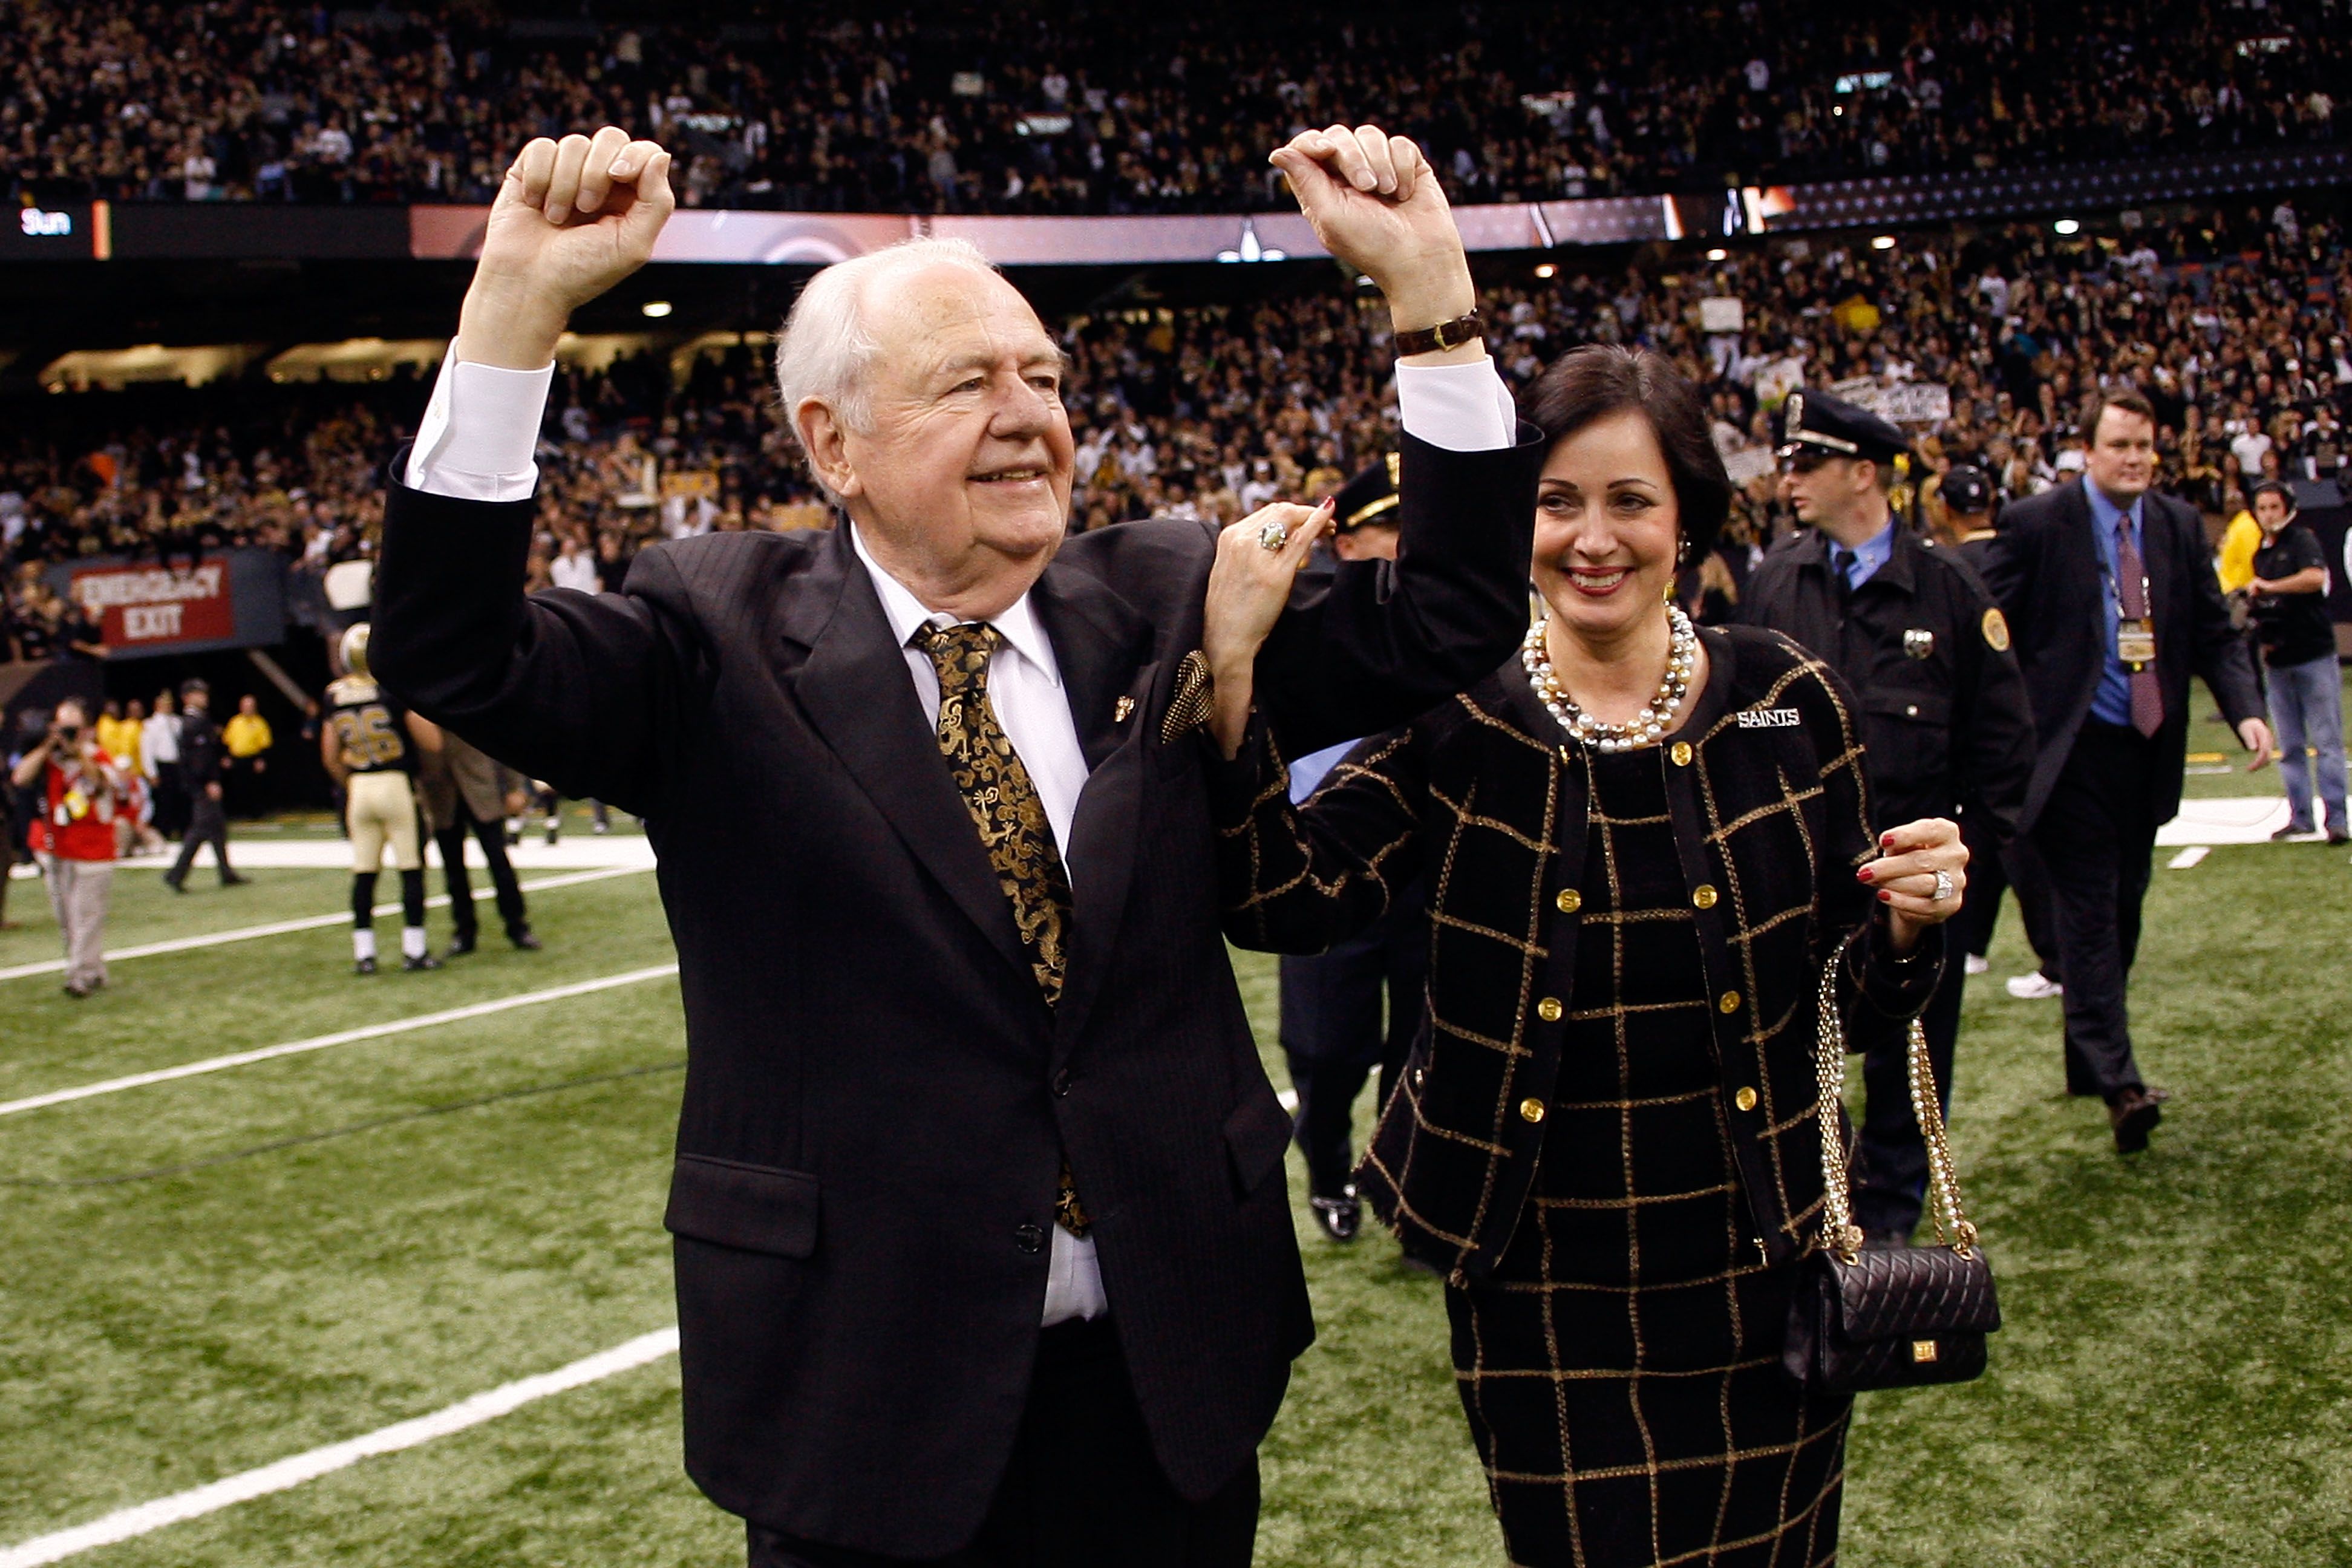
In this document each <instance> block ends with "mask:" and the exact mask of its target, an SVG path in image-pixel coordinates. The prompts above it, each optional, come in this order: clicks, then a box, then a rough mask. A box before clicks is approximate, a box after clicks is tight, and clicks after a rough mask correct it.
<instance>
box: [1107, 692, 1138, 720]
mask: <svg viewBox="0 0 2352 1568" xmlns="http://www.w3.org/2000/svg"><path fill="white" fill-rule="evenodd" d="M1134 711H1135V699H1134V698H1132V697H1122V698H1120V699H1119V700H1118V706H1117V707H1115V708H1113V709H1112V710H1110V721H1111V722H1112V723H1114V724H1124V723H1126V722H1127V716H1128V715H1129V714H1130V713H1132V712H1134Z"/></svg>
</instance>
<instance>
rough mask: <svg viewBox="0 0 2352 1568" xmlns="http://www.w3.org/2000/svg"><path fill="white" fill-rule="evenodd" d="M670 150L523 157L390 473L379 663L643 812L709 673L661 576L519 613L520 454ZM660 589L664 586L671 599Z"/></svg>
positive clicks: (547, 600) (470, 731) (577, 146)
mask: <svg viewBox="0 0 2352 1568" xmlns="http://www.w3.org/2000/svg"><path fill="white" fill-rule="evenodd" d="M668 174H669V154H668V153H665V152H663V151H662V150H661V149H660V148H659V147H658V146H656V145H655V144H654V143H652V142H638V141H632V140H630V139H629V137H628V136H627V134H626V133H625V132H621V131H618V130H616V129H614V128H612V127H607V128H605V129H604V130H603V131H600V132H597V133H596V134H595V136H594V137H593V138H592V137H585V136H567V137H565V138H564V139H563V140H562V142H552V141H548V140H545V139H541V140H540V141H536V142H531V143H530V145H529V146H528V147H526V148H524V149H523V151H522V153H521V155H520V156H519V157H518V158H517V159H516V160H515V163H514V165H513V167H512V168H510V169H509V170H508V172H507V176H506V179H505V182H504V183H503V184H501V186H500V187H499V195H498V198H497V201H496V202H495V204H494V205H492V207H491V209H490V216H489V222H488V226H487V229H486V232H485V235H484V238H483V244H482V253H481V258H480V260H479V262H478V265H477V267H476V268H475V273H474V279H473V282H472V284H471V286H470V287H469V288H468V289H467V293H466V302H465V307H464V310H463V312H462V314H461V316H460V318H459V325H458V331H457V340H456V342H453V343H452V344H451V346H450V352H449V354H448V356H447V358H446V360H445V362H444V363H443V365H442V369H441V374H440V378H439V380H438V381H437V382H436V384H435V386H434V391H433V397H432V401H431V403H430V404H429V405H427V407H426V410H425V419H424V421H423V423H422V425H421V426H419V428H418V431H417V438H416V441H415V444H414V445H413V446H412V447H410V449H409V450H408V451H407V452H405V453H404V454H403V455H402V456H401V457H400V458H398V459H397V461H396V462H395V465H394V473H393V474H392V476H391V479H392V485H391V493H390V495H389V496H388V497H387V499H386V502H385V508H384V530H383V553H382V557H381V559H380V561H379V563H378V566H377V572H376V589H375V598H376V604H375V611H374V616H375V631H374V638H373V649H372V652H373V663H374V666H375V670H376V673H377V675H378V677H379V679H382V680H383V683H384V685H385V687H386V688H387V689H389V690H391V691H392V692H393V693H394V695H395V696H397V697H399V698H400V699H402V700H404V702H406V703H407V704H408V705H409V706H410V707H412V708H414V709H415V710H417V711H418V712H421V713H423V714H425V715H426V716H427V717H429V718H431V719H433V720H436V721H439V722H441V723H444V724H446V725H448V726H449V727H450V728H452V729H454V730H456V731H457V732H458V733H459V734H462V735H465V736H467V737H468V738H469V739H472V740H473V741H475V742H477V743H478V744H479V745H480V746H482V747H483V749H484V750H486V751H488V752H491V754H493V755H495V756H497V757H499V758H500V759H501V760H503V761H505V762H507V763H510V764H511V765H513V766H515V767H518V768H520V769H521V770H523V771H524V772H526V773H530V774H531V775H533V776H535V777H540V778H544V779H547V780H549V781H550V782H551V783H553V784H556V785H557V786H558V787H559V788H562V789H564V790H565V791H566V792H567V793H575V794H581V795H594V796H596V797H597V798H599V799H604V800H610V801H613V802H614V803H615V804H617V805H623V806H624V807H627V808H631V809H636V810H643V809H646V808H647V807H648V806H650V805H653V804H654V797H655V796H656V794H657V793H658V778H659V775H660V771H661V770H660V766H659V763H660V760H661V759H662V758H664V757H667V756H671V755H674V754H676V750H677V743H678V742H679V734H678V730H679V727H680V725H681V724H683V723H684V722H685V721H686V719H687V716H688V712H689V710H690V707H691V701H690V699H691V696H692V688H693V687H694V685H695V684H696V682H697V679H698V676H699V675H700V674H702V673H703V671H702V669H701V668H700V666H701V664H702V662H703V661H702V660H700V659H699V658H698V654H697V652H696V649H695V647H694V646H693V644H692V640H691V638H690V637H689V636H688V628H687V626H685V625H684V623H683V622H682V621H681V620H680V619H679V617H677V616H676V615H674V614H667V613H665V609H664V602H665V600H667V601H668V602H669V603H671V604H672V605H675V604H676V603H677V597H676V595H675V590H677V587H678V584H677V576H676V573H675V571H674V570H672V569H671V568H670V567H669V565H668V563H667V561H666V560H664V559H663V558H661V557H660V555H659V554H658V552H651V553H648V554H647V555H646V556H645V557H643V558H642V564H641V566H640V569H639V571H638V572H637V573H636V574H633V575H632V582H631V584H630V587H631V591H630V592H629V593H627V594H624V595H596V596H593V597H592V596H588V595H576V594H564V595H548V596H544V597H541V598H535V599H529V600H526V598H525V597H524V595H523V579H524V568H525V563H526V562H527V560H528V557H529V552H530V536H531V531H532V528H533V526H534V521H535V509H534V507H533V504H532V497H533V494H534V492H535V490H536V489H537V486H538V478H539V474H538V467H537V464H536V462H535V461H534V460H533V452H534V449H535V447H536V446H537V444H538V439H539V427H540V419H541V415H542V413H543V412H544V410H545V407H546V401H547V391H548V386H549V384H550V382H551V380H552V378H553V374H554V362H555V348H556V343H557V341H558V340H559V339H560V338H561V337H562V334H563V331H564V329H565V326H566V324H567V323H568V322H569V321H570V319H571V316H572V311H573V310H576V309H578V308H579V307H580V306H582V305H583V304H586V303H587V302H588V301H589V300H593V299H594V298H596V297H597V296H598V295H599V294H602V293H604V291H605V290H606V289H610V288H611V287H613V285H614V284H615V283H618V282H619V281H620V280H621V279H624V278H626V277H627V276H628V275H629V274H630V273H632V272H634V271H635V270H636V269H637V268H639V267H641V266H643V265H644V263H645V261H646V258H648V257H649V256H650V255H651V254H652V252H653V245H654V241H655V239H656V237H657V236H658V235H659V234H660V232H661V227H662V225H663V223H664V222H665V221H667V218H668V216H669V214H670V212H671V210H672V208H673V207H674V205H675V202H674V199H673V197H672V195H671V193H670V189H669V181H668ZM666 590H668V591H669V592H666Z"/></svg>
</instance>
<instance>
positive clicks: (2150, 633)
mask: <svg viewBox="0 0 2352 1568" xmlns="http://www.w3.org/2000/svg"><path fill="white" fill-rule="evenodd" d="M2141 561H2142V565H2141V567H2140V574H2139V603H2140V612H2141V613H2140V614H2138V615H2137V616H2127V615H2126V614H2124V591H2123V589H2124V585H2123V562H2122V560H2121V558H2120V551H2119V552H2118V558H2117V560H2116V565H2115V567H2114V568H2113V569H2112V570H2109V569H2108V568H2107V566H2106V563H2105V562H2101V563H2100V570H2101V572H2102V573H2103V574H2104V575H2105V577H2106V579H2107V584H2108V588H2107V597H2108V598H2109V599H2110V600H2111V601H2112V602H2113V603H2114V605H2115V606H2116V659H2117V660H2119V661H2120V662H2121V663H2122V664H2123V665H2124V667H2125V668H2127V669H2129V670H2131V671H2132V673H2134V674H2135V675H2137V673H2138V672H2139V671H2141V670H2143V669H2146V668H2147V667H2148V666H2149V665H2151V664H2154V663H2155V662H2156V616H2155V615H2154V614H2153V612H2154V610H2155V608H2156V595H2155V593H2154V592H2153V590H2152V589H2151V588H2150V586H2149V584H2148V580H2147V565H2146V564H2145V563H2146V561H2147V555H2146V553H2145V552H2142V554H2141Z"/></svg>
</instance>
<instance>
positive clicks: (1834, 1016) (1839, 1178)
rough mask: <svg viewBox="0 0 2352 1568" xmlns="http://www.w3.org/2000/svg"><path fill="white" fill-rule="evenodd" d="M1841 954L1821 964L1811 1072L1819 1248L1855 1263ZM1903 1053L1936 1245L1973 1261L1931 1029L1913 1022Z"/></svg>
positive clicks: (1857, 1241)
mask: <svg viewBox="0 0 2352 1568" xmlns="http://www.w3.org/2000/svg"><path fill="white" fill-rule="evenodd" d="M1842 957H1843V952H1842V951H1841V952H1840V953H1836V954H1832V956H1831V958H1830V961H1829V962H1828V963H1825V964H1823V965H1822V984H1821V992H1820V1004H1821V1031H1820V1042H1821V1043H1820V1050H1819V1053H1818V1055H1817V1057H1816V1058H1815V1060H1814V1073H1815V1077H1816V1078H1817V1079H1818V1080H1819V1083H1820V1088H1821V1103H1820V1105H1819V1106H1818V1107H1817V1109H1818V1110H1819V1112H1820V1116H1821V1124H1822V1246H1823V1247H1827V1248H1828V1249H1829V1250H1830V1252H1831V1253H1832V1255H1834V1256H1836V1257H1838V1258H1843V1259H1844V1260H1845V1261H1846V1262H1848V1263H1851V1262H1853V1257H1854V1254H1855V1253H1856V1252H1858V1251H1860V1250H1861V1247H1862V1231H1861V1229H1860V1227H1858V1226H1856V1225H1855V1224H1854V1223H1853V1194H1852V1192H1851V1190H1850V1188H1849V1186H1848V1176H1847V1173H1846V1163H1845V1140H1844V1138H1843V1136H1842V1135H1841V1132H1840V1130H1839V1126H1838V1108H1839V1107H1840V1106H1841V1105H1843V1103H1844V1101H1845V1055H1846V1052H1845V1019H1844V1017H1843V1016H1841V1015H1840V1013H1839V1012H1838V1005H1837V967H1838V963H1839V961H1840V959H1841V958H1842ZM1905 1056H1906V1058H1907V1060H1908V1065H1909V1067H1910V1076H1911V1114H1912V1115H1913V1116H1914V1117H1916V1118H1917V1120H1918V1122H1919V1136H1920V1138H1921V1140H1922V1141H1923V1142H1926V1144H1927V1196H1928V1213H1929V1215H1931V1216H1932V1217H1933V1219H1934V1222H1935V1226H1936V1242H1937V1246H1939V1247H1950V1248H1951V1249H1952V1250H1953V1251H1954V1252H1956V1253H1958V1255H1959V1256H1960V1257H1962V1258H1968V1257H1970V1256H1972V1255H1973V1254H1974V1253H1975V1251H1976V1246H1977V1227H1976V1226H1974V1225H1972V1224H1970V1223H1969V1216H1968V1214H1967V1212H1966V1211H1965V1210H1964V1209H1963V1208H1962V1207H1961V1206H1960V1178H1959V1172H1958V1168H1957V1167H1956V1166H1955V1165H1954V1164H1953V1163H1952V1146H1951V1143H1950V1142H1949V1141H1948V1139H1947V1138H1946V1136H1945V1133H1944V1113H1943V1110H1942V1108H1941V1107H1940V1106H1939V1105H1938V1104H1937V1100H1936V1069H1935V1067H1934V1065H1933V1064H1932V1063H1930V1062H1929V1061H1928V1059H1927V1030H1926V1029H1925V1028H1924V1027H1922V1026H1920V1023H1919V1020H1918V1019H1916V1018H1914V1019H1912V1020H1911V1035H1910V1039H1909V1041H1908V1042H1907V1045H1906V1051H1905Z"/></svg>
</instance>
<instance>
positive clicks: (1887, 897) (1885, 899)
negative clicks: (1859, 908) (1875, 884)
mask: <svg viewBox="0 0 2352 1568" xmlns="http://www.w3.org/2000/svg"><path fill="white" fill-rule="evenodd" d="M1878 901H1879V902H1880V903H1882V904H1891V903H1893V902H1894V901H1895V895H1894V894H1892V893H1890V892H1888V891H1887V890H1886V889H1884V888H1881V889H1878Z"/></svg>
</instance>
